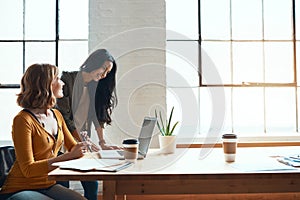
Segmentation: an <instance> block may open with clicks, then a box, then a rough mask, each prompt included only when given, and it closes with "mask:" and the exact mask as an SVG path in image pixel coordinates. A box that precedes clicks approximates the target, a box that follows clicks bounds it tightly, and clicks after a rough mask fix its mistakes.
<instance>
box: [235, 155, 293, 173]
mask: <svg viewBox="0 0 300 200" xmlns="http://www.w3.org/2000/svg"><path fill="white" fill-rule="evenodd" d="M230 165H231V166H232V167H234V168H237V169H239V170H241V171H245V172H251V171H282V170H298V169H297V168H294V167H292V166H288V165H285V164H282V163H280V162H278V161H277V160H276V158H271V157H267V158H263V159H261V160H259V161H258V162H257V160H255V161H252V160H241V161H236V162H235V163H232V164H230Z"/></svg>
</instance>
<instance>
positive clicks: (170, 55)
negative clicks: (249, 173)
mask: <svg viewBox="0 0 300 200" xmlns="http://www.w3.org/2000/svg"><path fill="white" fill-rule="evenodd" d="M166 57H167V58H166V64H167V85H168V86H171V87H192V86H198V85H199V77H198V43H197V42H167V55H166Z"/></svg>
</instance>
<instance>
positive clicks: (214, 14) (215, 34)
mask: <svg viewBox="0 0 300 200" xmlns="http://www.w3.org/2000/svg"><path fill="white" fill-rule="evenodd" d="M200 5H201V38H202V39H203V40H205V39H223V40H224V39H230V1H229V0H201V4H200ZM216 5H218V6H216Z"/></svg>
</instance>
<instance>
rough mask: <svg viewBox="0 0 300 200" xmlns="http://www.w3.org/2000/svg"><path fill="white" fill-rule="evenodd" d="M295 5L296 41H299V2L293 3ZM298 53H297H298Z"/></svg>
mask: <svg viewBox="0 0 300 200" xmlns="http://www.w3.org/2000/svg"><path fill="white" fill-rule="evenodd" d="M295 4H296V8H295V10H296V39H297V40H300V12H299V10H300V1H295ZM298 52H299V51H298Z"/></svg>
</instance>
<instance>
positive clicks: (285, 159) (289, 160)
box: [277, 157, 300, 167]
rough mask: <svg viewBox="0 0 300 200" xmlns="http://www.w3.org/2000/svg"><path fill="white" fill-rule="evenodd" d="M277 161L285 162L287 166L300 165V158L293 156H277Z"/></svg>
mask: <svg viewBox="0 0 300 200" xmlns="http://www.w3.org/2000/svg"><path fill="white" fill-rule="evenodd" d="M277 161H279V162H281V163H283V164H286V165H288V166H293V167H300V160H299V159H295V158H293V157H279V158H277Z"/></svg>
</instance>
